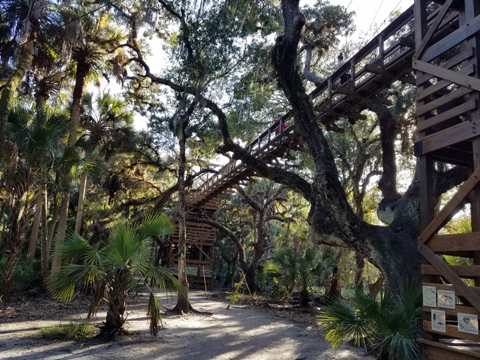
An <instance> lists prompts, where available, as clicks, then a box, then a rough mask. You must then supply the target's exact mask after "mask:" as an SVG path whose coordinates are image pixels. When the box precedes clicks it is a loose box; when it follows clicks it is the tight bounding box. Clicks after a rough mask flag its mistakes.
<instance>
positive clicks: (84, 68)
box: [52, 59, 91, 273]
mask: <svg viewBox="0 0 480 360" xmlns="http://www.w3.org/2000/svg"><path fill="white" fill-rule="evenodd" d="M90 67H91V65H90V64H89V62H88V61H86V59H80V60H79V61H78V62H77V74H76V77H75V87H74V89H73V102H72V110H71V114H70V133H69V136H68V143H67V146H68V147H70V148H72V147H74V146H75V143H76V142H77V131H78V124H79V120H80V109H81V105H82V98H83V93H84V91H85V86H86V84H87V81H86V79H87V76H88V73H89V72H90ZM68 170H69V169H67V171H65V172H64V174H63V181H62V185H63V189H64V193H63V195H62V203H61V205H60V215H59V218H58V228H57V233H56V236H55V249H59V248H60V247H61V245H62V244H63V240H64V238H65V232H66V229H67V220H68V206H69V203H70V187H71V185H72V177H71V175H70V174H69V173H68ZM57 253H58V252H57V251H56V252H55V254H57ZM60 265H61V263H60V258H59V256H54V257H53V261H52V273H56V272H57V271H58V270H59V269H60Z"/></svg>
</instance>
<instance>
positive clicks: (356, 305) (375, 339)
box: [318, 284, 422, 360]
mask: <svg viewBox="0 0 480 360" xmlns="http://www.w3.org/2000/svg"><path fill="white" fill-rule="evenodd" d="M401 288H402V289H401V291H399V292H398V293H396V294H393V293H391V292H390V291H388V289H387V291H386V292H385V293H383V294H382V296H381V299H380V300H379V301H378V302H377V301H376V300H375V299H374V298H373V296H372V294H369V293H364V292H360V291H357V292H355V293H354V295H353V297H352V298H350V299H346V300H344V299H332V300H330V301H329V303H328V304H327V305H326V306H325V307H324V308H323V310H322V311H321V313H320V315H319V317H318V322H319V325H320V327H321V328H322V329H323V330H325V331H326V339H327V341H329V342H330V343H331V344H332V346H334V347H337V346H338V345H340V343H341V342H342V341H344V340H348V339H353V341H354V343H355V344H356V345H361V346H364V347H371V348H373V350H374V352H375V353H376V355H377V357H378V358H382V359H390V360H403V359H411V360H414V359H421V358H422V356H421V350H420V347H419V345H418V344H417V343H416V341H415V339H416V338H417V336H418V335H419V331H420V329H421V319H422V308H421V299H422V294H421V289H420V287H419V286H412V285H405V284H404V285H401Z"/></svg>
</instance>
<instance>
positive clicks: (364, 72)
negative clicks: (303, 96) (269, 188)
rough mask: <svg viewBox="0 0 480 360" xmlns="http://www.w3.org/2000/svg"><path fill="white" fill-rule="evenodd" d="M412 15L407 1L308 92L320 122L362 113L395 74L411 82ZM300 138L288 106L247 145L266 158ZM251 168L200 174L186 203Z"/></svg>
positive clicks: (234, 166) (208, 195) (239, 165)
mask: <svg viewBox="0 0 480 360" xmlns="http://www.w3.org/2000/svg"><path fill="white" fill-rule="evenodd" d="M413 15H414V11H413V6H411V7H410V8H409V9H407V10H406V11H405V12H403V13H402V14H401V15H400V16H398V17H397V18H396V19H395V20H394V21H393V22H392V23H391V24H389V25H388V26H387V27H385V28H384V29H383V30H382V31H381V32H380V33H379V34H378V35H377V36H375V37H374V38H373V39H372V40H371V41H369V42H368V43H367V44H366V45H365V46H363V47H362V48H361V49H360V50H359V51H358V52H357V53H356V54H355V55H354V56H352V57H351V59H349V61H348V62H346V63H345V64H344V65H343V66H342V67H341V68H339V69H337V70H336V71H335V72H334V73H333V74H332V75H331V76H330V77H329V78H327V79H326V80H325V81H323V83H321V84H320V85H319V86H318V87H316V88H315V89H314V90H313V91H312V92H311V93H310V97H311V99H312V101H313V102H314V105H315V110H316V111H317V112H318V122H319V123H321V124H323V125H324V126H328V125H330V124H331V123H333V122H335V121H336V120H338V119H339V118H342V117H344V118H348V119H349V120H350V121H355V120H357V119H361V118H363V117H362V115H361V114H360V112H361V110H363V109H364V108H365V102H366V101H368V100H369V99H370V98H371V97H372V96H374V95H375V94H378V93H379V92H380V91H382V90H383V89H385V88H386V87H388V86H389V85H391V84H392V83H393V82H395V81H397V80H400V81H403V82H407V83H412V84H414V83H415V79H414V77H413V74H412V56H413V53H414V51H415V43H414V28H413ZM435 17H436V12H434V13H432V14H430V16H429V20H428V21H429V22H433V21H435ZM441 28H442V26H440V29H441ZM347 72H348V73H350V75H351V77H350V79H349V80H348V81H346V82H345V83H343V84H342V83H341V77H342V75H344V74H346V73H347ZM279 133H280V134H279ZM279 135H280V136H279ZM300 141H301V138H300V136H299V134H297V133H296V131H295V126H294V121H293V112H292V111H289V112H288V113H286V114H285V115H284V116H283V117H282V118H281V119H280V121H279V122H277V123H274V124H272V125H271V126H270V127H269V128H268V129H267V130H265V131H264V132H263V133H262V134H260V136H258V137H257V139H255V140H254V141H253V142H252V143H251V144H249V146H248V147H247V149H248V152H249V153H250V154H252V155H254V156H256V157H257V158H260V159H263V160H265V161H266V162H270V161H272V160H274V159H275V158H277V157H281V156H283V155H284V154H285V152H286V151H288V150H289V149H291V148H293V147H295V146H296V145H298V143H299V142H300ZM252 174H253V170H251V169H250V168H249V167H248V166H247V165H246V164H245V163H243V162H242V161H240V160H231V161H230V162H229V163H227V164H226V165H225V166H223V167H222V168H220V170H218V171H217V172H216V173H215V174H211V173H210V174H207V175H205V176H204V177H202V178H200V179H199V181H200V182H201V185H200V186H199V187H197V189H196V190H194V191H192V192H191V194H190V198H189V203H190V204H202V203H204V202H206V201H208V200H210V199H213V198H215V197H216V196H218V195H220V194H221V193H222V192H223V191H225V190H226V189H228V188H230V187H232V186H233V185H235V184H236V183H238V182H239V181H241V180H243V179H245V178H246V177H247V176H250V175H252Z"/></svg>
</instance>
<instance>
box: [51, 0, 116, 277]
mask: <svg viewBox="0 0 480 360" xmlns="http://www.w3.org/2000/svg"><path fill="white" fill-rule="evenodd" d="M79 9H80V11H79V12H81V14H80V13H79V14H77V17H76V18H75V21H77V22H78V24H79V25H80V26H79V31H80V32H81V34H82V36H81V41H79V42H78V44H77V46H74V48H73V64H74V68H73V69H72V70H73V71H74V73H75V85H74V88H73V97H72V105H71V113H70V133H69V136H68V141H67V147H69V148H71V149H73V148H74V146H75V144H76V142H77V132H78V129H79V122H80V115H81V105H82V99H83V95H84V92H85V88H86V85H87V83H88V79H89V77H92V76H94V74H95V73H97V74H98V73H99V72H102V70H103V69H102V68H103V67H104V64H105V61H106V60H107V59H108V57H110V58H114V57H115V50H116V47H117V46H118V45H119V43H120V40H121V39H122V38H123V37H122V34H121V33H120V32H118V31H117V29H116V28H114V27H113V24H112V23H111V22H110V17H109V14H108V12H106V11H104V12H102V13H101V14H100V15H98V14H95V16H93V15H92V14H91V13H90V14H89V13H88V12H87V10H88V9H86V8H79ZM103 72H104V71H103ZM62 175H63V180H62V187H63V189H64V192H63V194H62V201H61V205H60V213H59V219H58V227H57V231H56V236H55V238H56V245H55V246H61V245H62V244H61V242H62V241H63V239H64V237H65V233H66V227H67V219H68V207H69V202H70V187H71V184H72V178H71V176H70V174H69V171H64V172H63V174H62ZM57 244H58V245H57ZM59 267H60V260H59V258H58V257H57V256H54V258H53V262H52V272H55V271H57V270H58V269H59Z"/></svg>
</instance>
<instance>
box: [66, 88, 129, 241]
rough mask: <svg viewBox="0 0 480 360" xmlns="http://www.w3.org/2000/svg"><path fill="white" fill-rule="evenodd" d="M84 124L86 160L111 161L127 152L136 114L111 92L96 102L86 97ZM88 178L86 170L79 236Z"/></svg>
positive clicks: (77, 226) (77, 223) (82, 181)
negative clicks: (112, 158) (122, 152)
mask: <svg viewBox="0 0 480 360" xmlns="http://www.w3.org/2000/svg"><path fill="white" fill-rule="evenodd" d="M80 124H81V126H82V128H83V129H84V130H85V132H86V134H87V137H88V139H89V145H90V150H91V151H88V152H85V159H86V160H89V161H90V162H92V163H93V162H97V163H98V162H102V163H103V162H108V160H109V159H110V158H111V157H112V156H113V155H114V154H116V153H118V152H119V151H121V150H122V149H127V148H128V147H129V144H130V141H131V137H132V134H133V131H134V130H133V113H132V112H131V111H129V110H128V108H127V106H126V104H125V102H124V101H122V100H120V99H118V98H115V97H114V96H113V95H111V94H110V93H109V92H104V93H101V94H99V95H98V97H97V98H96V100H95V101H93V96H92V94H90V93H87V94H85V96H84V98H83V111H82V116H81V118H80ZM94 154H95V155H94ZM88 175H89V173H88V171H83V172H82V174H81V178H80V186H79V196H78V207H77V216H76V221H75V232H77V233H80V229H81V224H82V219H83V207H84V201H85V194H86V187H87V179H88Z"/></svg>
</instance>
